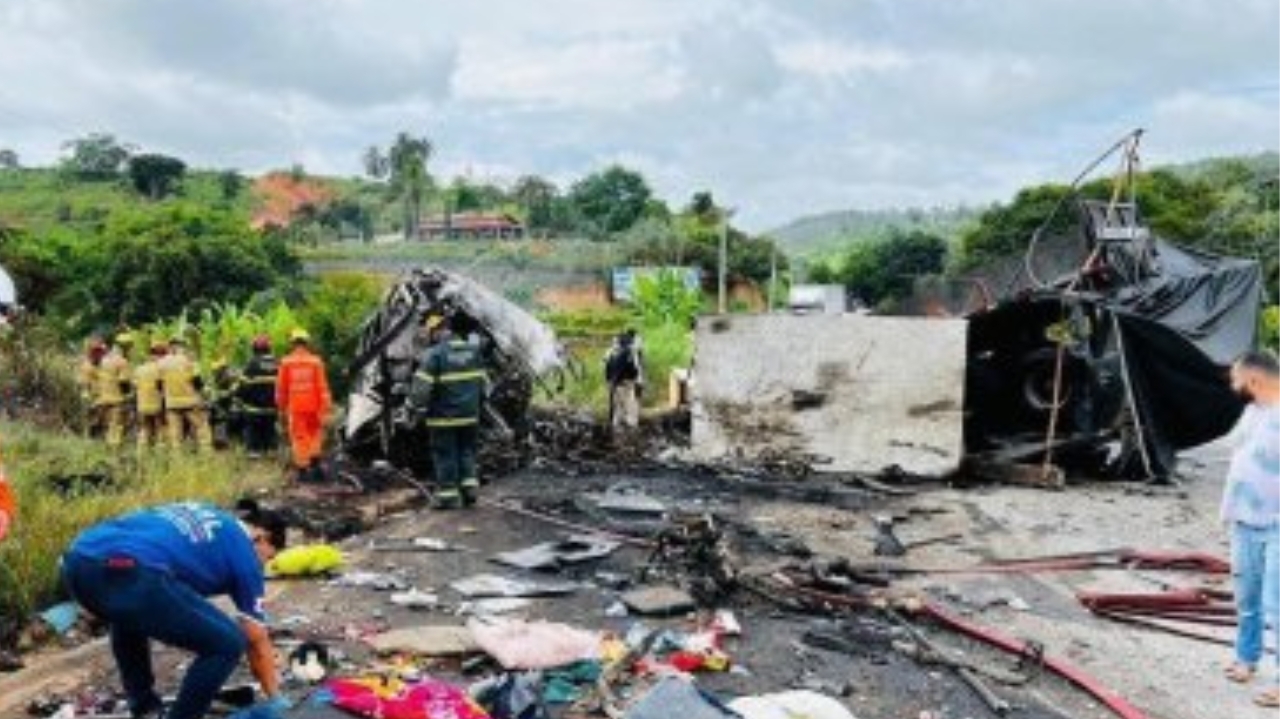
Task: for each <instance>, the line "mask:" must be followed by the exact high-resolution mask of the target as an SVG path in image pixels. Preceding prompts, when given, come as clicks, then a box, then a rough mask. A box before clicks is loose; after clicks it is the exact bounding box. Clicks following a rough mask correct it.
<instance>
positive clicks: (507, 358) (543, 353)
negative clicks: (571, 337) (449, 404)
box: [342, 268, 567, 476]
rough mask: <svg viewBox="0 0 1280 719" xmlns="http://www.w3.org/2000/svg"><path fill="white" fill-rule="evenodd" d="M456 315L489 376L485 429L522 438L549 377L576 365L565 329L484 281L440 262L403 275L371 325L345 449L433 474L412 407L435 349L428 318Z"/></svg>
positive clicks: (352, 370) (361, 350) (354, 371)
mask: <svg viewBox="0 0 1280 719" xmlns="http://www.w3.org/2000/svg"><path fill="white" fill-rule="evenodd" d="M429 314H438V315H442V316H445V317H448V318H449V319H450V321H451V324H452V326H453V329H454V332H455V333H456V334H457V335H458V336H460V337H464V338H466V339H467V340H468V341H470V342H475V343H477V344H478V345H479V346H480V348H481V353H482V356H483V357H484V360H485V365H486V369H487V374H488V381H489V386H488V397H487V401H486V402H485V408H484V414H483V416H482V418H481V423H482V427H483V429H484V431H486V432H488V433H490V434H498V435H519V434H521V433H523V432H524V431H525V429H526V427H525V423H526V422H527V417H528V409H529V403H530V400H531V399H532V395H533V390H534V387H535V386H536V385H537V384H538V383H540V382H559V381H560V377H559V375H560V374H561V373H562V372H563V371H564V370H565V369H566V368H567V363H566V357H565V354H564V352H563V350H562V348H561V346H560V343H559V342H558V341H557V340H556V337H555V333H554V332H552V331H551V329H550V328H548V327H547V326H546V325H544V324H543V323H541V322H539V321H538V320H537V319H535V318H534V317H533V316H532V315H530V314H529V313H527V312H525V311H524V310H523V309H521V308H520V307H518V306H517V305H515V304H513V303H511V302H508V301H507V300H505V299H503V298H502V297H500V296H498V295H496V294H494V293H493V292H492V291H490V290H488V289H486V288H485V287H483V286H481V285H479V284H478V283H476V282H474V281H472V280H470V279H468V278H466V277H463V276H461V275H458V274H456V273H452V272H448V271H445V270H442V269H438V268H426V269H418V270H414V271H412V272H410V273H408V274H407V275H405V276H404V277H403V278H402V279H401V280H399V281H398V282H397V283H396V284H395V285H394V286H393V287H392V288H391V289H390V290H388V292H387V294H386V297H385V298H384V300H383V303H382V306H381V307H380V308H379V309H378V310H377V311H375V312H374V313H373V314H372V315H371V316H370V317H368V318H367V319H366V320H365V322H364V325H363V329H362V331H361V338H360V344H359V347H358V351H357V353H356V357H355V358H354V360H353V361H352V363H351V365H350V367H349V369H348V372H349V375H350V376H351V377H352V383H351V392H350V395H349V397H348V400H347V406H346V415H345V418H344V420H343V425H342V444H343V449H344V452H345V453H346V454H347V455H348V456H351V457H352V458H354V459H357V460H365V461H368V460H372V459H386V460H389V461H391V462H392V464H394V465H396V466H398V467H401V468H405V469H411V470H412V471H413V472H414V473H415V474H418V475H420V476H425V474H426V468H427V467H429V465H430V460H429V459H428V457H429V454H430V453H429V448H430V445H429V442H428V440H427V438H426V436H425V433H424V431H423V430H422V429H421V428H420V427H417V426H415V424H414V423H413V422H412V421H411V420H410V418H409V417H408V416H407V413H406V412H405V409H404V407H405V399H406V397H407V395H408V391H409V384H410V380H411V379H412V377H413V372H414V369H415V367H414V365H415V362H416V360H417V359H418V357H419V355H421V354H422V352H423V351H424V350H425V349H426V338H425V333H424V332H423V331H422V322H423V320H424V318H426V316H427V315H429Z"/></svg>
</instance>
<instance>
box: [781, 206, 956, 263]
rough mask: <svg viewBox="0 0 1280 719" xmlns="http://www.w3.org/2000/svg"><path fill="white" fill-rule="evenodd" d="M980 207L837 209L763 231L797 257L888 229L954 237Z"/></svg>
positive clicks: (881, 234) (875, 235)
mask: <svg viewBox="0 0 1280 719" xmlns="http://www.w3.org/2000/svg"><path fill="white" fill-rule="evenodd" d="M979 211H980V210H978V209H975V208H969V207H954V208H930V209H921V208H908V209H888V210H837V211H835V212H824V213H821V214H818V215H809V216H807V217H801V218H799V219H797V220H792V221H791V222H788V223H787V224H785V225H783V226H781V227H778V228H776V229H773V230H770V231H769V232H767V233H766V234H767V235H769V236H770V237H773V238H775V239H777V240H778V241H779V243H781V245H782V247H784V248H785V249H786V251H787V252H789V253H791V254H793V255H795V256H797V257H809V258H812V257H821V256H823V255H828V254H831V253H832V252H837V251H840V250H842V249H844V248H847V247H848V246H849V245H851V244H856V243H858V242H860V241H866V240H872V239H876V238H880V237H884V236H885V235H886V234H888V233H889V231H890V230H894V229H898V230H905V231H910V230H923V231H925V232H929V233H930V234H935V235H939V236H941V237H944V238H947V239H953V238H955V237H956V236H957V235H958V234H959V233H960V231H961V230H962V229H963V228H964V227H965V226H966V225H967V224H969V223H970V222H972V221H973V220H974V219H975V218H976V217H977V216H978V213H979Z"/></svg>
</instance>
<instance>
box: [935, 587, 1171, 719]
mask: <svg viewBox="0 0 1280 719" xmlns="http://www.w3.org/2000/svg"><path fill="white" fill-rule="evenodd" d="M923 611H924V613H925V614H927V615H929V616H930V617H932V618H933V619H935V620H937V621H938V622H940V623H941V624H943V625H945V626H947V627H948V628H950V629H954V630H955V631H958V632H960V633H961V634H964V635H967V636H969V637H972V638H974V639H977V640H979V641H981V642H983V643H985V644H990V645H991V646H993V647H997V648H999V649H1003V650H1004V651H1006V652H1009V653H1010V654H1016V655H1018V656H1023V655H1024V654H1026V652H1027V645H1026V643H1025V642H1022V641H1019V640H1017V639H1014V638H1012V637H1007V636H1005V635H1003V634H1000V633H999V632H997V631H995V630H993V629H988V628H986V627H983V626H981V625H978V624H971V623H970V622H967V621H965V620H963V619H961V618H959V617H957V616H955V615H953V614H950V613H949V612H947V611H945V610H944V609H942V608H941V607H939V606H938V605H936V604H934V603H933V602H925V604H924V607H923ZM1044 665H1045V666H1046V667H1048V668H1049V669H1050V671H1052V672H1053V673H1055V674H1057V675H1058V676H1060V677H1062V678H1064V679H1066V680H1067V681H1069V682H1071V683H1072V684H1075V685H1076V686H1078V687H1080V688H1081V689H1083V690H1085V691H1086V692H1088V693H1089V695H1090V696H1092V697H1093V698H1095V699H1097V700H1098V701H1100V702H1102V703H1103V704H1104V705H1106V707H1107V708H1108V709H1110V710H1111V711H1112V712H1113V713H1115V715H1116V716H1118V717H1121V719H1151V718H1150V717H1149V716H1148V715H1147V714H1146V713H1144V712H1143V711H1142V710H1141V709H1139V708H1137V707H1135V706H1134V705H1132V704H1130V703H1129V702H1128V701H1127V700H1126V699H1125V698H1124V697H1122V696H1120V695H1118V694H1116V693H1115V692H1113V691H1111V690H1110V689H1108V688H1107V687H1105V686H1103V685H1102V683H1101V682H1099V681H1098V680H1096V679H1094V678H1093V677H1091V676H1089V675H1088V674H1085V673H1084V672H1083V671H1081V670H1080V669H1077V668H1076V667H1074V666H1072V665H1070V664H1067V663H1066V662H1064V661H1062V660H1061V659H1054V658H1052V657H1047V656H1046V657H1044Z"/></svg>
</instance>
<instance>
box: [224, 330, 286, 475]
mask: <svg viewBox="0 0 1280 719" xmlns="http://www.w3.org/2000/svg"><path fill="white" fill-rule="evenodd" d="M251 348H252V350H253V356H252V357H250V358H249V362H248V363H246V364H245V366H244V369H243V370H241V371H240V377H239V382H238V384H237V385H236V388H235V401H236V406H237V407H238V408H239V411H240V414H241V417H242V422H243V425H244V446H245V449H246V450H247V451H248V452H249V456H250V457H260V456H262V455H264V454H269V453H271V452H274V451H276V445H277V444H278V442H279V440H278V438H277V434H276V422H277V421H278V417H279V415H278V414H277V412H276V374H277V373H278V372H279V371H280V367H279V363H278V362H277V361H276V358H275V355H273V354H271V338H270V337H268V336H266V335H259V336H257V337H255V338H254V339H253V344H252V345H251Z"/></svg>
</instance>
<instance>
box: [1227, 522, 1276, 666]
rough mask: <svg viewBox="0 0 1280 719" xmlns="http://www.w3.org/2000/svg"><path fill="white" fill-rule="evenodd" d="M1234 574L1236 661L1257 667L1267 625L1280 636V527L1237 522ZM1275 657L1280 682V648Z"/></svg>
mask: <svg viewBox="0 0 1280 719" xmlns="http://www.w3.org/2000/svg"><path fill="white" fill-rule="evenodd" d="M1231 576H1232V580H1233V581H1234V585H1235V586H1234V589H1235V601H1236V615H1237V617H1236V619H1237V622H1238V624H1237V628H1236V661H1237V662H1239V663H1241V664H1244V665H1246V666H1250V667H1256V666H1257V665H1258V661H1259V660H1260V659H1262V647H1263V640H1264V638H1265V636H1266V625H1267V624H1270V625H1271V627H1272V631H1273V633H1272V636H1273V637H1277V636H1280V527H1278V526H1276V525H1272V526H1270V527H1267V528H1258V527H1250V526H1249V525H1247V524H1240V523H1237V524H1236V525H1235V528H1234V531H1233V532H1232V537H1231ZM1277 643H1280V639H1277ZM1272 647H1273V648H1276V649H1277V650H1280V647H1277V646H1276V645H1274V644H1273V645H1272ZM1275 659H1276V669H1277V672H1278V674H1277V677H1276V681H1277V682H1280V652H1278V653H1277V654H1276V656H1275Z"/></svg>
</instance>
